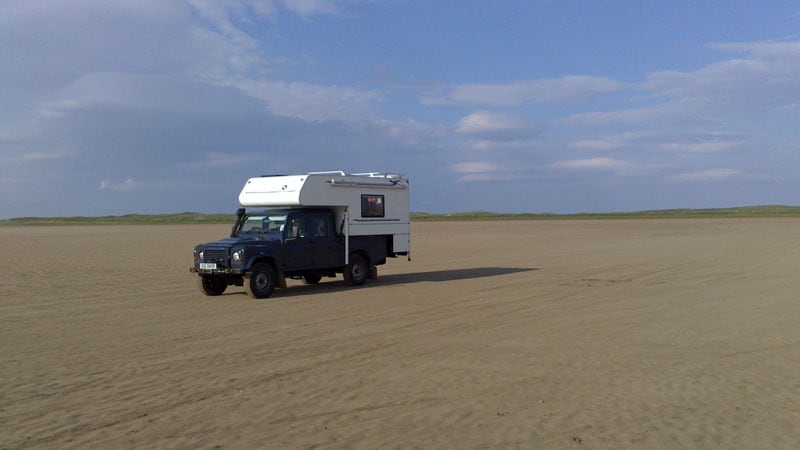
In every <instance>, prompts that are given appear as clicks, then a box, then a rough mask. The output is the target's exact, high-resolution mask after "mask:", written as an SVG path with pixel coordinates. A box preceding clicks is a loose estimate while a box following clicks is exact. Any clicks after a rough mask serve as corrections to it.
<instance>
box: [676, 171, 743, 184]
mask: <svg viewBox="0 0 800 450" xmlns="http://www.w3.org/2000/svg"><path fill="white" fill-rule="evenodd" d="M742 175H743V174H742V172H740V171H738V170H734V169H706V170H698V171H695V172H686V173H681V174H678V175H675V176H674V177H672V180H673V181H679V182H703V181H718V180H724V179H726V178H731V177H740V176H742Z"/></svg>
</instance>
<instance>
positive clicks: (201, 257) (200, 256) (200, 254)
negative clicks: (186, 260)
mask: <svg viewBox="0 0 800 450" xmlns="http://www.w3.org/2000/svg"><path fill="white" fill-rule="evenodd" d="M197 257H198V258H200V260H201V261H202V260H203V251H202V250H201V251H199V252H198V253H197Z"/></svg>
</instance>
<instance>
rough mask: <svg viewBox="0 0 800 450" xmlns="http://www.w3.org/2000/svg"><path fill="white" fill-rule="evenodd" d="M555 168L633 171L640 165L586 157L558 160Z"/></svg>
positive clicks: (554, 165)
mask: <svg viewBox="0 0 800 450" xmlns="http://www.w3.org/2000/svg"><path fill="white" fill-rule="evenodd" d="M552 167H553V168H556V169H566V170H580V171H613V172H631V171H633V170H636V169H637V168H638V167H637V166H636V165H635V164H633V163H630V162H628V161H621V160H618V159H612V158H586V159H573V160H566V161H558V162H556V163H553V164H552Z"/></svg>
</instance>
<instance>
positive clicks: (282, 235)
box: [190, 208, 396, 298]
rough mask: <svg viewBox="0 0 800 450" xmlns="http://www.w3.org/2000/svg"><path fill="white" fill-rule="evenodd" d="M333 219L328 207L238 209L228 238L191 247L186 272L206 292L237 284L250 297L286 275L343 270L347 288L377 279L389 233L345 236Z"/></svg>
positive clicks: (264, 293)
mask: <svg viewBox="0 0 800 450" xmlns="http://www.w3.org/2000/svg"><path fill="white" fill-rule="evenodd" d="M335 217H336V215H335V214H334V212H333V211H332V210H330V209H327V208H288V209H267V210H254V211H247V210H245V208H240V209H239V211H237V214H236V223H235V224H234V226H233V229H232V230H231V235H230V237H227V238H225V239H221V240H218V241H214V242H209V243H207V244H201V245H198V246H196V247H195V249H194V265H193V266H192V267H191V268H190V271H191V272H193V273H196V274H197V275H198V276H199V278H198V286H199V288H200V291H201V292H202V293H204V294H205V295H220V294H222V293H223V292H225V290H226V289H227V287H228V286H231V285H236V286H244V288H245V290H246V291H247V293H248V294H249V295H250V296H251V297H253V298H265V297H269V296H270V295H271V294H272V292H273V291H274V290H275V288H278V287H286V278H292V279H302V280H303V281H305V282H306V283H308V284H316V283H319V281H320V280H321V279H322V278H323V277H335V276H336V274H337V273H341V274H343V276H344V279H345V282H347V284H349V285H351V286H358V285H361V284H364V282H366V280H367V279H368V278H377V268H376V266H379V265H382V264H385V263H386V258H387V257H394V256H396V255H395V253H394V251H393V249H392V239H391V236H390V235H385V236H384V235H369V236H346V233H345V231H344V224H337V223H336V219H335Z"/></svg>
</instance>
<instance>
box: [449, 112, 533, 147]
mask: <svg viewBox="0 0 800 450" xmlns="http://www.w3.org/2000/svg"><path fill="white" fill-rule="evenodd" d="M543 129H544V126H543V125H542V124H540V123H538V122H536V121H533V120H528V119H525V118H522V117H518V116H513V115H511V114H505V113H498V112H491V111H476V112H474V113H472V114H470V115H468V116H466V117H463V118H462V119H461V120H459V121H458V123H457V124H456V132H458V133H459V134H463V135H467V136H472V137H477V138H482V139H488V140H498V141H513V140H519V139H526V138H531V137H535V136H537V135H539V134H541V132H542V130H543Z"/></svg>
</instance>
